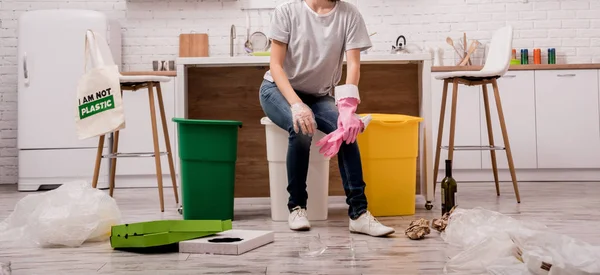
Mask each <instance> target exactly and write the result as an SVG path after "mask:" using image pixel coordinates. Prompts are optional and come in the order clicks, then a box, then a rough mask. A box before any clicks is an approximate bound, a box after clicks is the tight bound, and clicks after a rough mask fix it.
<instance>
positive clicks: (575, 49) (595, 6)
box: [0, 0, 600, 183]
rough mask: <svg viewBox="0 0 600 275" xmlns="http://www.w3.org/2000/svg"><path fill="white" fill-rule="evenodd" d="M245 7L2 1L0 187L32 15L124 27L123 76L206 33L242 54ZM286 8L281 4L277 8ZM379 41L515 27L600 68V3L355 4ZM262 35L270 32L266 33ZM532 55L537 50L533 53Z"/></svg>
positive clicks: (230, 3) (381, 48)
mask: <svg viewBox="0 0 600 275" xmlns="http://www.w3.org/2000/svg"><path fill="white" fill-rule="evenodd" d="M241 1H242V0H92V1H86V0H0V20H1V22H0V183H15V182H16V180H17V169H16V166H17V158H16V156H17V151H16V135H17V134H16V128H17V114H16V109H17V102H16V101H17V95H16V81H17V78H16V70H17V69H16V60H17V59H16V56H15V55H16V53H17V49H16V46H17V37H16V28H17V21H16V19H17V18H18V16H19V15H20V14H21V13H22V12H24V11H27V10H35V9H50V8H77V9H94V10H99V11H103V12H106V13H107V14H108V15H109V16H110V17H112V18H116V19H119V21H120V22H121V24H122V26H123V62H124V63H125V66H124V69H125V70H150V69H151V63H152V60H158V59H174V58H175V57H176V56H177V51H178V34H180V33H186V32H191V31H195V32H207V33H208V34H209V35H210V50H209V51H210V54H211V55H228V54H229V29H230V26H231V24H235V25H236V26H237V34H238V35H237V39H236V40H235V41H236V54H240V53H242V47H243V46H242V44H243V43H244V41H245V33H246V31H245V14H244V12H243V11H241V10H240V8H241V6H242V3H241ZM277 1H281V0H277ZM351 2H354V3H357V4H358V6H359V8H360V9H361V11H362V13H363V15H364V17H365V20H366V22H367V25H368V28H369V31H370V32H377V33H378V34H377V35H375V36H373V37H372V39H373V43H374V48H373V49H372V50H371V52H372V53H382V52H387V51H389V50H390V49H391V45H392V44H393V43H395V39H396V37H397V36H398V35H400V34H403V35H405V36H406V37H407V39H408V43H409V44H415V45H418V46H420V47H443V48H444V49H445V54H444V56H445V62H446V64H449V63H451V62H452V61H453V51H452V50H450V49H449V47H448V46H447V45H446V44H445V38H446V37H447V36H451V37H453V38H455V39H457V38H459V37H461V35H462V32H463V31H465V32H467V34H468V37H469V38H474V39H480V40H481V41H482V42H487V39H488V38H489V37H490V35H491V33H492V31H493V30H495V29H496V28H498V27H500V26H503V25H505V24H507V23H508V24H511V25H513V26H514V27H515V29H516V31H515V39H514V46H515V47H516V48H519V47H529V48H532V47H540V48H547V47H555V48H556V49H557V62H563V63H564V62H568V63H584V62H600V0H418V1H417V0H352V1H351ZM251 14H252V15H251V16H252V25H253V26H257V25H258V24H261V19H262V25H267V24H268V18H269V13H268V11H263V12H261V14H259V13H258V12H257V11H252V12H251ZM263 30H266V28H265V29H263ZM530 52H531V50H530Z"/></svg>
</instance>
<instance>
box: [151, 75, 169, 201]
mask: <svg viewBox="0 0 600 275" xmlns="http://www.w3.org/2000/svg"><path fill="white" fill-rule="evenodd" d="M152 86H153V83H152V82H148V99H149V100H150V120H151V121H152V139H153V140H154V161H155V163H156V179H157V180H158V195H159V199H160V211H161V212H165V199H164V196H163V182H162V169H161V166H160V148H159V147H158V131H157V129H156V128H157V127H156V108H155V107H154V91H153V90H152Z"/></svg>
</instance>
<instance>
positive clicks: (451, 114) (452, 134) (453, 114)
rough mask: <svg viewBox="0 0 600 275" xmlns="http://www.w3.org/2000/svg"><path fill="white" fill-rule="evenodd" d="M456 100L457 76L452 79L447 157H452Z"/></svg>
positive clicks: (450, 158)
mask: <svg viewBox="0 0 600 275" xmlns="http://www.w3.org/2000/svg"><path fill="white" fill-rule="evenodd" d="M457 101H458V78H455V79H454V82H453V91H452V110H451V111H450V141H449V142H448V159H449V160H452V158H453V157H454V130H456V104H457Z"/></svg>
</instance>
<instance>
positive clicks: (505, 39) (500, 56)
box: [433, 26, 521, 203]
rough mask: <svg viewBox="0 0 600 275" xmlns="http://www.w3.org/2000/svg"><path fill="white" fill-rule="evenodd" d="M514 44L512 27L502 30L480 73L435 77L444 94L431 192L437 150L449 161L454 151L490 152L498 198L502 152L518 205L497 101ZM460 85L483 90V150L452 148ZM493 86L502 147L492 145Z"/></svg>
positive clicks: (477, 147) (495, 36) (435, 178)
mask: <svg viewBox="0 0 600 275" xmlns="http://www.w3.org/2000/svg"><path fill="white" fill-rule="evenodd" d="M512 41H513V28H512V27H511V26H506V27H502V28H500V29H499V30H497V31H496V32H495V33H494V35H493V36H492V41H491V43H490V50H489V53H488V57H487V59H486V61H485V66H483V68H482V69H481V70H479V71H455V72H448V73H444V74H440V75H438V76H436V79H440V80H444V90H443V94H442V108H441V111H440V124H439V128H438V137H437V145H436V148H435V149H436V151H435V160H434V161H435V162H434V172H433V189H434V190H435V186H436V183H437V176H438V170H439V165H440V150H441V149H447V150H448V159H449V160H452V158H453V157H454V156H453V154H454V151H455V150H489V151H490V157H491V161H492V171H493V174H494V182H495V183H496V194H497V195H498V196H500V184H499V179H498V165H497V162H496V151H497V150H504V152H505V153H506V159H507V161H508V168H509V171H510V176H511V179H512V183H513V188H514V190H515V197H516V199H517V202H518V203H521V196H520V195H519V185H518V183H517V175H516V173H515V166H514V162H513V157H512V151H511V149H510V143H509V138H508V130H507V129H506V128H507V127H506V122H505V121H504V110H503V109H502V102H501V100H500V90H499V88H498V82H497V81H496V80H497V79H498V78H500V77H502V76H504V74H506V72H507V71H508V69H509V67H510V60H511V51H512ZM450 83H452V87H453V89H452V106H451V111H450V137H449V140H448V146H442V134H443V130H444V116H445V112H446V97H447V96H448V85H449V84H450ZM459 84H463V85H467V86H482V90H483V103H484V104H483V105H484V108H485V118H486V123H487V130H488V140H489V145H485V146H455V145H454V135H455V133H454V130H455V128H456V105H457V101H458V86H459ZM489 84H491V85H492V89H493V91H494V98H495V101H496V110H497V112H498V118H499V122H500V129H501V131H502V139H503V140H504V146H498V145H496V144H495V142H494V134H493V131H492V120H491V108H490V100H489V95H488V89H487V87H488V85H489Z"/></svg>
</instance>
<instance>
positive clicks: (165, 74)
mask: <svg viewBox="0 0 600 275" xmlns="http://www.w3.org/2000/svg"><path fill="white" fill-rule="evenodd" d="M121 74H122V75H157V76H171V77H173V76H177V72H176V71H132V72H121Z"/></svg>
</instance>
